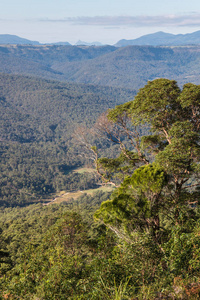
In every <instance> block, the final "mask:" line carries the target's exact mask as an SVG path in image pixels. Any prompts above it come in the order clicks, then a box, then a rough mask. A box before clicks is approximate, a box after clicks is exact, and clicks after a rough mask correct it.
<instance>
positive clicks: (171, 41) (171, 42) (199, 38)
mask: <svg viewBox="0 0 200 300" xmlns="http://www.w3.org/2000/svg"><path fill="white" fill-rule="evenodd" d="M198 44H200V30H199V31H196V32H193V33H187V34H171V33H165V32H162V31H159V32H156V33H152V34H147V35H143V36H141V37H139V38H137V39H133V40H120V41H119V42H117V43H116V44H115V46H116V47H126V46H134V45H140V46H144V45H151V46H182V45H198Z"/></svg>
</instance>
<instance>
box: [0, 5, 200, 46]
mask: <svg viewBox="0 0 200 300" xmlns="http://www.w3.org/2000/svg"><path fill="white" fill-rule="evenodd" d="M198 30H200V1H199V0H190V1H188V0H167V1H166V0H165V1H162V0H137V1H136V0H6V1H4V0H1V3H0V34H13V35H17V36H20V37H23V38H27V39H30V40H34V41H39V42H41V43H51V42H52V43H53V42H61V41H62V42H69V43H71V44H75V43H76V42H77V41H78V40H81V41H84V42H95V41H99V42H101V43H103V44H110V45H112V44H115V43H116V42H118V41H119V40H121V39H135V38H138V37H140V36H142V35H145V34H149V33H154V32H157V31H164V32H168V33H173V34H185V33H191V32H194V31H198Z"/></svg>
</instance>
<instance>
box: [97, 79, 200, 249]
mask: <svg viewBox="0 0 200 300" xmlns="http://www.w3.org/2000/svg"><path fill="white" fill-rule="evenodd" d="M199 116H200V86H196V85H194V84H186V85H185V86H184V87H183V89H182V90H180V88H179V87H178V85H177V83H176V81H174V80H168V79H156V80H154V81H149V82H148V83H147V85H146V86H145V87H144V88H142V89H140V91H139V92H138V94H137V95H136V97H135V99H134V101H131V102H128V103H125V104H123V105H119V106H117V107H116V108H114V109H113V110H109V111H108V113H107V120H108V121H107V122H106V123H104V124H103V123H102V122H101V126H99V125H98V124H97V125H96V127H97V131H101V132H105V133H106V135H107V137H109V138H110V139H111V141H112V142H114V143H116V144H118V145H119V148H120V155H119V156H118V157H117V158H114V159H113V158H99V159H98V163H97V165H98V168H99V170H100V169H101V170H102V174H103V175H102V176H103V177H104V178H107V179H108V181H111V180H113V181H114V182H116V178H118V180H119V178H121V181H120V183H119V184H118V187H117V189H116V190H115V192H114V193H113V195H112V197H111V199H110V200H108V201H106V202H104V203H102V205H101V207H100V209H99V210H98V211H97V212H96V214H95V217H96V218H98V219H101V220H102V221H103V222H104V223H105V224H107V225H108V226H109V227H110V228H111V229H112V230H114V231H115V232H116V233H117V234H118V235H119V236H120V237H123V238H125V239H126V240H129V241H131V239H132V237H133V235H134V234H135V232H136V231H137V232H143V233H145V234H146V233H147V234H148V235H149V236H150V237H151V238H152V240H153V241H154V243H156V244H157V245H159V246H160V245H161V244H162V242H163V241H166V240H167V239H168V236H170V235H169V233H170V229H171V228H172V227H173V226H175V225H177V224H183V222H184V220H186V219H187V220H190V221H191V222H192V220H194V219H195V218H197V215H196V213H195V207H196V205H197V204H198V199H199V195H200V192H199V185H200V181H199V179H200V165H199V159H200V132H199V127H200V121H199ZM97 123H98V122H97ZM108 124H109V127H108ZM144 132H145V134H143V133H144ZM128 142H129V143H128ZM122 172H123V175H124V176H123V178H122V177H120V176H121V174H122ZM183 228H184V226H183ZM183 230H187V229H186V228H185V229H183Z"/></svg>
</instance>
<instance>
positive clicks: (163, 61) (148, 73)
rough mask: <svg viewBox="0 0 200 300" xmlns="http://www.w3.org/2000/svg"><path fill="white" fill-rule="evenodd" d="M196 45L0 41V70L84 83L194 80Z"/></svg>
mask: <svg viewBox="0 0 200 300" xmlns="http://www.w3.org/2000/svg"><path fill="white" fill-rule="evenodd" d="M199 58H200V47H199V46H187V47H184V46H183V47H153V46H128V47H123V48H117V47H113V46H101V47H96V46H91V47H88V46H50V45H45V46H44V45H41V46H30V45H24V46H21V45H18V46H16V45H15V46H14V45H8V46H5V45H4V46H3V45H2V46H1V47H0V71H1V72H4V73H14V74H25V75H32V76H37V77H43V78H46V79H54V80H61V81H68V82H78V83H84V84H95V85H101V86H102V85H106V86H116V87H119V86H120V87H126V88H131V89H138V88H141V87H142V86H143V85H144V84H146V82H147V81H148V80H153V79H155V78H160V77H164V78H171V79H172V78H173V79H175V80H177V82H178V83H179V85H183V84H184V83H186V82H188V81H191V82H193V83H195V84H199V83H200V82H199V78H200V76H199V75H200V73H199V70H200V63H199V61H200V59H199Z"/></svg>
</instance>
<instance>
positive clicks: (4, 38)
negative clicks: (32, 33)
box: [0, 34, 40, 45]
mask: <svg viewBox="0 0 200 300" xmlns="http://www.w3.org/2000/svg"><path fill="white" fill-rule="evenodd" d="M0 44H6V45H7V44H17V45H40V43H39V42H37V41H30V40H27V39H23V38H21V37H19V36H17V35H11V34H0Z"/></svg>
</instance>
